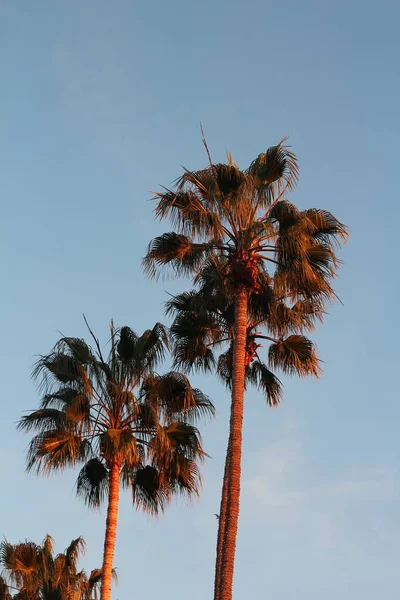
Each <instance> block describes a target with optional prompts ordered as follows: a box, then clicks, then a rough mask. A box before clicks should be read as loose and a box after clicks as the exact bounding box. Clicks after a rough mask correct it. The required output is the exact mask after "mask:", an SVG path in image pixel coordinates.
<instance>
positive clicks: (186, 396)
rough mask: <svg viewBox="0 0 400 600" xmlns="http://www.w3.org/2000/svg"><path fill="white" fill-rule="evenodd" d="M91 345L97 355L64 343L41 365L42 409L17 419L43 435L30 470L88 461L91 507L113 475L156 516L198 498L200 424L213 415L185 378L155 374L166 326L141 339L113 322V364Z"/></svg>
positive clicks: (81, 479)
mask: <svg viewBox="0 0 400 600" xmlns="http://www.w3.org/2000/svg"><path fill="white" fill-rule="evenodd" d="M93 339H94V340H95V349H93V348H92V347H91V346H89V345H88V344H87V343H86V342H85V341H84V340H82V339H78V338H69V337H63V338H62V339H60V341H59V342H58V343H57V344H56V346H55V347H54V349H53V351H52V352H51V353H50V354H48V355H46V356H42V357H40V359H39V361H38V362H37V365H36V367H35V370H34V376H35V377H36V378H37V377H39V379H40V389H41V390H42V391H43V398H42V401H41V406H40V408H39V409H38V410H35V411H33V412H31V413H30V414H28V415H26V416H24V417H23V418H22V419H21V421H20V422H19V427H20V428H21V429H22V430H24V431H28V432H29V431H31V430H36V432H37V434H36V435H35V436H34V437H33V439H32V440H31V442H30V445H29V450H28V461H27V468H28V470H32V469H33V470H36V471H37V472H39V473H40V472H44V473H47V472H50V471H52V470H60V469H64V468H66V467H73V466H75V465H77V464H79V463H80V464H82V465H83V466H82V468H81V471H80V472H79V475H78V480H77V493H78V495H80V496H82V497H83V498H84V500H85V501H86V502H87V503H88V504H89V505H90V506H99V505H100V503H101V502H102V501H103V500H104V499H105V498H107V495H108V489H109V475H110V470H111V469H117V470H118V472H119V473H120V483H121V485H122V486H123V487H128V488H130V489H131V492H132V499H133V502H134V504H135V505H136V506H137V507H140V508H143V509H145V510H146V511H149V512H152V513H157V512H158V511H159V510H163V509H164V508H165V505H166V503H167V502H168V501H169V500H170V498H171V496H172V494H174V493H179V492H181V493H184V494H189V495H191V494H198V491H199V485H200V473H199V468H198V463H199V461H201V460H203V458H204V457H205V452H204V450H203V447H202V442H201V438H200V434H199V431H198V430H197V428H196V427H195V425H194V423H195V421H196V419H198V418H199V417H200V416H202V415H212V414H213V411H214V409H213V406H212V404H211V402H210V400H209V399H208V398H207V397H206V396H205V395H204V394H203V393H202V392H201V391H200V390H198V389H195V388H192V387H191V385H190V382H189V380H188V379H187V377H186V376H185V375H183V374H181V373H178V372H176V371H170V372H168V373H165V374H158V373H156V371H155V368H156V366H157V365H158V364H159V363H160V361H161V360H162V359H163V358H164V355H165V351H166V349H167V347H168V336H167V331H166V329H165V328H164V327H163V326H162V325H161V324H159V323H157V324H156V325H155V326H154V327H153V329H151V330H147V331H145V332H144V333H143V334H142V335H140V336H139V335H137V334H136V333H135V332H134V331H133V330H132V329H130V328H129V327H122V328H121V329H118V330H117V329H116V328H115V327H114V325H113V324H111V340H110V351H109V354H108V356H107V357H106V358H104V357H103V353H102V349H101V347H100V344H99V341H98V340H97V338H95V337H94V336H93Z"/></svg>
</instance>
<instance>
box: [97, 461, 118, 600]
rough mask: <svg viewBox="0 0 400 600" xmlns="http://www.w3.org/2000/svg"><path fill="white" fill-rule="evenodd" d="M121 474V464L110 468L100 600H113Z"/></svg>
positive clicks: (115, 464)
mask: <svg viewBox="0 0 400 600" xmlns="http://www.w3.org/2000/svg"><path fill="white" fill-rule="evenodd" d="M119 472H120V466H119V464H118V463H113V464H112V465H111V468H110V489H109V492H108V508H107V521H106V535H105V539H104V554H103V574H102V580H101V594H100V600H111V580H112V570H113V563H114V550H115V538H116V535H117V521H118V502H119Z"/></svg>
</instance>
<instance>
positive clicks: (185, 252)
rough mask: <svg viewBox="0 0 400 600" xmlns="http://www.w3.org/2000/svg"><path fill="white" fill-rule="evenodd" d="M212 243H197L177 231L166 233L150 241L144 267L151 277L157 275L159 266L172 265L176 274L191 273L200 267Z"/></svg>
mask: <svg viewBox="0 0 400 600" xmlns="http://www.w3.org/2000/svg"><path fill="white" fill-rule="evenodd" d="M211 251H212V244H197V243H194V242H192V241H191V240H190V238H188V237H186V236H184V235H181V234H177V233H175V232H171V233H164V234H163V235H161V236H159V237H157V238H154V239H153V240H152V242H150V244H149V247H148V251H147V255H146V256H145V258H144V259H143V268H144V271H145V273H146V274H147V275H148V276H149V277H155V276H156V275H157V272H158V268H159V267H161V266H165V265H170V266H171V267H172V269H173V270H174V271H175V273H176V274H187V275H190V274H192V273H194V272H196V270H197V269H198V268H199V266H200V265H201V264H202V263H203V261H204V259H205V258H206V256H207V254H209V253H210V252H211Z"/></svg>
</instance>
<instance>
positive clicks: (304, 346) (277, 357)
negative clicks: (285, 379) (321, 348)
mask: <svg viewBox="0 0 400 600" xmlns="http://www.w3.org/2000/svg"><path fill="white" fill-rule="evenodd" d="M268 359H269V364H270V366H271V367H272V368H279V369H282V371H283V372H284V373H288V374H291V375H293V374H295V375H299V376H300V377H305V376H307V375H313V376H314V377H318V376H319V374H320V372H321V367H320V365H319V361H318V358H317V355H316V352H315V346H314V344H313V343H312V342H311V341H310V340H309V339H308V338H306V337H304V336H302V335H291V336H289V337H288V338H286V339H285V340H280V341H279V342H277V343H274V344H271V346H270V347H269V354H268Z"/></svg>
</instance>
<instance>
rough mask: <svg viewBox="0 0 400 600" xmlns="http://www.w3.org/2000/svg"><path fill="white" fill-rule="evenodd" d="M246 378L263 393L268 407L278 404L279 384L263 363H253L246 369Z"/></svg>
mask: <svg viewBox="0 0 400 600" xmlns="http://www.w3.org/2000/svg"><path fill="white" fill-rule="evenodd" d="M247 378H248V379H249V381H251V382H252V383H255V384H257V385H258V388H259V389H260V390H262V391H263V392H264V394H265V396H266V399H267V404H268V405H269V406H277V405H278V404H279V402H280V401H281V398H282V385H281V382H280V381H279V379H278V378H277V377H276V375H274V373H272V371H270V370H269V369H268V368H267V366H266V365H265V364H264V363H262V362H260V361H258V360H257V361H254V362H253V363H252V365H250V366H249V367H248V370H247Z"/></svg>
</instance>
